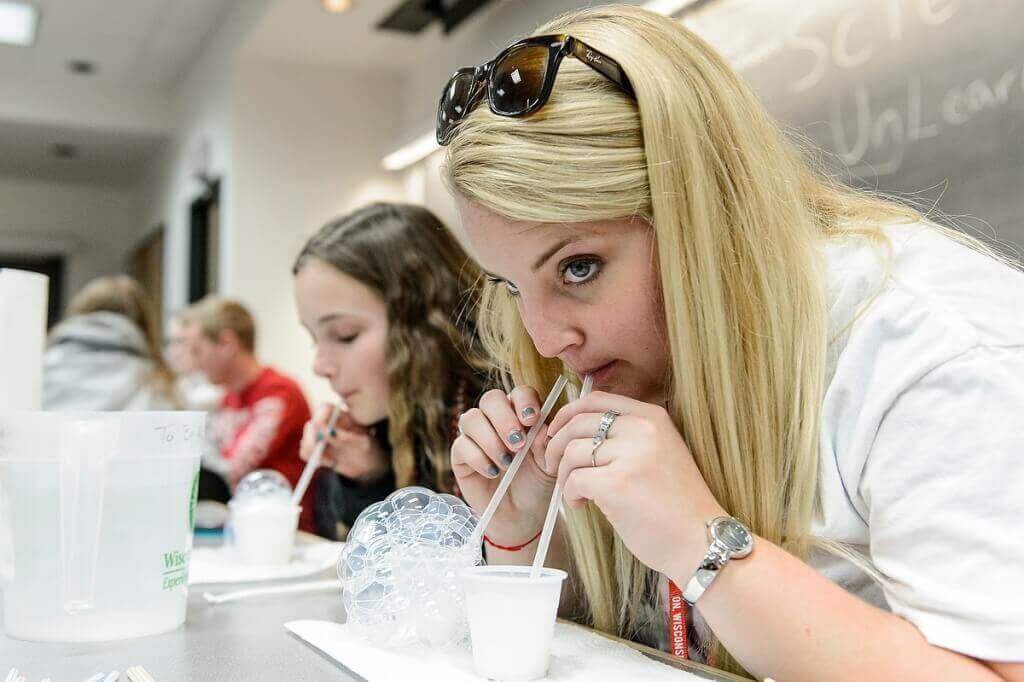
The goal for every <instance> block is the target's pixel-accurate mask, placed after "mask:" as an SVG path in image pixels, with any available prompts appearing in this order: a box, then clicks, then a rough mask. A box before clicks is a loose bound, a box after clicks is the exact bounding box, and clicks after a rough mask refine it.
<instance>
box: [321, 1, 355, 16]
mask: <svg viewBox="0 0 1024 682" xmlns="http://www.w3.org/2000/svg"><path fill="white" fill-rule="evenodd" d="M323 4H324V9H325V10H327V11H328V12H333V13H335V14H341V13H342V12H347V11H349V10H350V9H352V0H323Z"/></svg>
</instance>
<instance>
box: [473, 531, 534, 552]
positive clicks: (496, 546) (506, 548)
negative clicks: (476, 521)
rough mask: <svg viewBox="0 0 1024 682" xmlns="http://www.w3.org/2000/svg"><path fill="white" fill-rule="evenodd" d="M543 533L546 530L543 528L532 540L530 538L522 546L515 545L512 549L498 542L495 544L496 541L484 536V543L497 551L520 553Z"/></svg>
mask: <svg viewBox="0 0 1024 682" xmlns="http://www.w3.org/2000/svg"><path fill="white" fill-rule="evenodd" d="M543 532H544V529H543V528H542V529H540V530H539V531H537V534H536V535H534V536H533V537H532V538H530V539H529V540H527V541H526V542H524V543H523V544H521V545H513V546H511V547H506V546H504V545H499V544H498V543H497V542H495V541H494V540H491V539H490V538H489V537H487V535H484V542H486V543H487V544H488V545H490V546H491V547H494V548H495V549H500V550H503V551H506V552H518V551H519V550H521V549H522V548H523V547H526V546H527V545H528V544H530V543H531V542H533V541H534V540H536V539H537V538H539V537H540V534H541V533H543Z"/></svg>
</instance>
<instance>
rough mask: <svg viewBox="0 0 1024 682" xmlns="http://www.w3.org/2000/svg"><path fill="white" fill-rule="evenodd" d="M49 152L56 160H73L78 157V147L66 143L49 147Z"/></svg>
mask: <svg viewBox="0 0 1024 682" xmlns="http://www.w3.org/2000/svg"><path fill="white" fill-rule="evenodd" d="M50 152H51V153H52V154H53V155H54V156H56V157H57V158H58V159H73V158H75V157H76V156H78V147H76V146H75V145H73V144H68V143H67V142H58V143H57V144H55V145H53V146H52V147H50Z"/></svg>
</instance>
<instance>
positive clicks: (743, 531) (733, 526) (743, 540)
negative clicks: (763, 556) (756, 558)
mask: <svg viewBox="0 0 1024 682" xmlns="http://www.w3.org/2000/svg"><path fill="white" fill-rule="evenodd" d="M711 532H712V533H713V534H714V537H715V538H716V539H717V540H718V541H720V542H721V543H722V544H724V545H725V546H726V547H728V548H729V550H730V551H732V552H734V553H737V554H741V553H743V552H748V551H750V549H751V546H752V545H753V538H752V537H751V535H750V531H749V530H747V527H746V526H744V525H743V524H742V523H740V522H739V521H737V520H736V519H733V518H729V517H723V518H718V519H715V521H714V523H713V524H712V527H711Z"/></svg>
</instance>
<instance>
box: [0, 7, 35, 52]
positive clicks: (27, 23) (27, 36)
mask: <svg viewBox="0 0 1024 682" xmlns="http://www.w3.org/2000/svg"><path fill="white" fill-rule="evenodd" d="M38 26H39V10H37V9H36V8H35V7H33V6H32V5H26V4H25V3H23V2H12V1H11V0H0V45H17V46H18V47H28V46H29V45H32V43H34V42H35V41H36V28H37V27H38Z"/></svg>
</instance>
